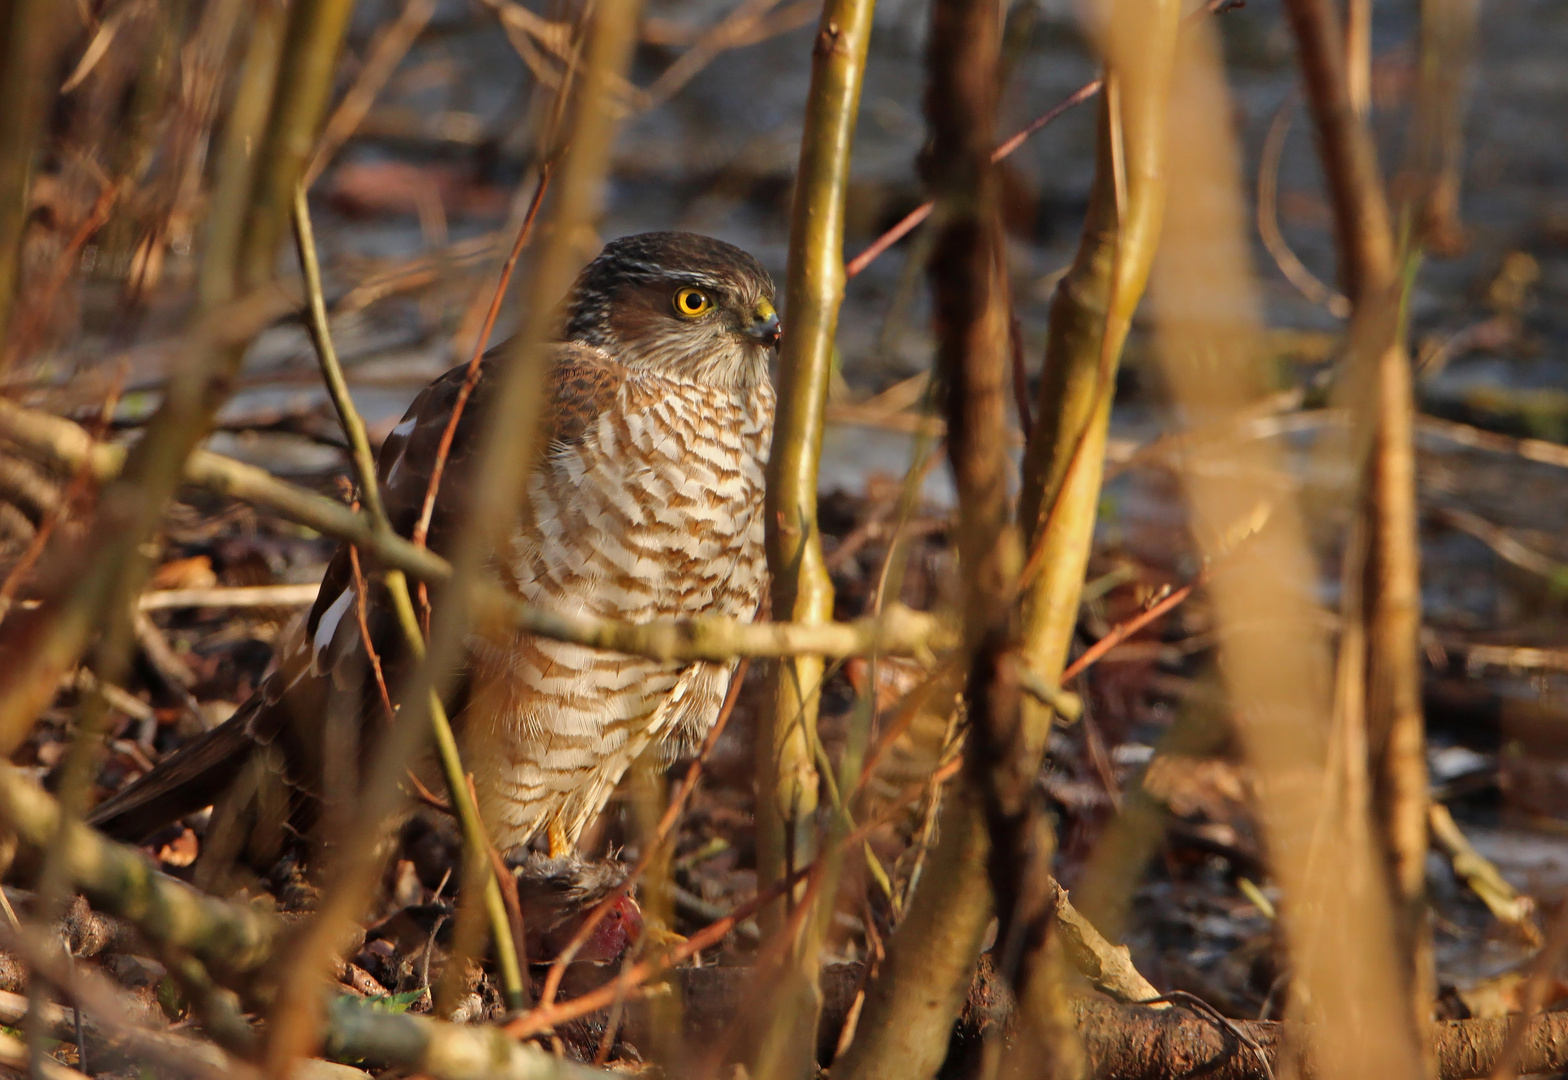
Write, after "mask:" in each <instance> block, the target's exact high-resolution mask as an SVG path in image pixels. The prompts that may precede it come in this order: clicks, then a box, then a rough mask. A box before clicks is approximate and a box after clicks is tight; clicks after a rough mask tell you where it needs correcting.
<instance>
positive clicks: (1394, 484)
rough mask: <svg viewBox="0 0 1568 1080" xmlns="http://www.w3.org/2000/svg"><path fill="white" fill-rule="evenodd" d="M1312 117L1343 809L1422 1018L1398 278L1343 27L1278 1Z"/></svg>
mask: <svg viewBox="0 0 1568 1080" xmlns="http://www.w3.org/2000/svg"><path fill="white" fill-rule="evenodd" d="M1286 10H1287V13H1288V14H1289V17H1290V21H1291V26H1292V29H1293V30H1294V32H1295V36H1296V40H1297V43H1298V47H1299V54H1300V59H1301V66H1302V74H1303V81H1304V82H1305V84H1306V87H1307V100H1308V104H1309V105H1310V106H1311V110H1312V117H1313V121H1314V123H1315V124H1316V128H1317V136H1318V148H1319V152H1320V155H1321V157H1322V161H1323V171H1324V174H1325V178H1326V181H1327V185H1328V189H1329V195H1330V199H1329V202H1330V205H1331V206H1332V207H1333V210H1334V222H1335V237H1336V241H1337V245H1338V252H1339V267H1340V276H1341V278H1342V279H1343V284H1344V287H1345V292H1346V294H1347V295H1348V296H1349V297H1350V301H1351V305H1352V314H1351V324H1350V333H1349V341H1348V347H1347V352H1346V359H1345V365H1344V366H1345V369H1346V375H1345V377H1344V380H1343V381H1344V385H1343V386H1342V387H1341V389H1340V392H1341V393H1342V394H1343V395H1345V400H1347V401H1348V402H1350V403H1351V409H1352V418H1351V443H1350V452H1351V454H1352V458H1351V461H1352V464H1353V467H1354V468H1355V470H1356V475H1357V476H1358V482H1357V485H1358V490H1357V492H1356V497H1355V505H1356V506H1357V508H1358V512H1357V520H1355V521H1354V522H1353V523H1352V526H1351V536H1350V541H1349V543H1348V544H1347V548H1346V555H1345V560H1344V567H1343V571H1342V575H1343V581H1344V604H1343V615H1344V620H1345V629H1344V631H1343V633H1342V635H1341V638H1340V680H1341V684H1340V686H1339V688H1338V691H1337V693H1336V716H1337V719H1338V723H1339V725H1340V734H1339V738H1340V739H1341V744H1340V746H1339V751H1340V753H1341V754H1342V755H1343V756H1342V758H1341V760H1342V763H1343V766H1344V768H1345V769H1347V770H1348V774H1347V777H1346V780H1345V784H1346V787H1345V797H1346V799H1347V800H1348V804H1347V806H1346V807H1345V812H1346V813H1347V814H1349V815H1356V814H1359V813H1360V809H1359V807H1358V806H1357V805H1356V803H1357V802H1358V801H1359V799H1360V798H1361V796H1360V795H1358V792H1359V791H1361V790H1362V789H1363V788H1364V786H1365V785H1364V782H1363V781H1362V780H1361V779H1360V777H1361V776H1362V775H1363V769H1364V766H1363V764H1362V761H1361V758H1362V756H1363V755H1366V756H1367V757H1368V759H1369V762H1370V774H1371V782H1370V788H1371V791H1370V795H1371V797H1372V803H1373V806H1375V808H1376V818H1377V823H1378V835H1379V839H1380V842H1381V845H1382V847H1383V850H1384V854H1385V857H1386V859H1387V862H1388V870H1387V872H1388V874H1389V877H1390V880H1391V884H1392V889H1393V900H1394V904H1395V914H1396V919H1395V923H1394V931H1395V934H1396V937H1395V946H1396V949H1397V954H1398V956H1399V958H1400V959H1399V964H1400V969H1401V978H1402V979H1403V980H1404V982H1405V983H1406V987H1407V989H1406V993H1407V994H1409V995H1410V996H1411V1008H1412V1009H1413V1010H1414V1011H1413V1013H1412V1016H1411V1020H1410V1023H1411V1024H1418V1023H1422V1022H1424V1021H1425V1020H1426V1019H1427V1018H1428V1017H1429V1016H1430V1014H1431V1007H1432V1006H1431V1003H1432V1001H1433V999H1434V997H1435V996H1436V976H1435V972H1434V970H1433V957H1432V944H1431V931H1430V928H1429V925H1428V918H1427V897H1426V855H1427V848H1428V841H1427V798H1428V795H1427V786H1428V781H1427V764H1426V730H1425V722H1424V718H1423V716H1422V711H1421V662H1420V655H1419V637H1420V632H1421V579H1420V542H1419V535H1418V512H1417V506H1416V476H1415V472H1416V463H1415V441H1414V439H1415V435H1414V426H1415V399H1414V391H1413V389H1412V385H1411V382H1412V377H1411V371H1410V357H1409V354H1408V352H1407V350H1406V348H1405V342H1404V336H1405V335H1404V327H1403V325H1402V323H1403V319H1404V317H1405V303H1404V290H1405V284H1404V283H1403V282H1402V281H1401V280H1400V266H1399V259H1400V257H1401V256H1400V253H1399V251H1398V250H1397V248H1396V241H1395V236H1394V230H1393V225H1392V221H1391V215H1390V211H1389V207H1388V200H1387V196H1386V194H1385V192H1384V188H1383V180H1382V176H1381V174H1380V172H1379V168H1378V160H1377V148H1376V146H1375V145H1374V143H1373V141H1372V136H1371V132H1370V129H1369V127H1368V123H1367V119H1366V117H1365V116H1363V115H1362V114H1361V113H1360V112H1358V111H1357V110H1356V108H1355V106H1354V103H1353V101H1352V95H1351V93H1350V88H1349V75H1348V74H1347V60H1346V57H1345V48H1344V44H1343V43H1344V35H1343V32H1342V30H1341V27H1340V23H1339V17H1338V13H1337V10H1336V9H1335V7H1334V6H1333V4H1332V3H1330V2H1328V0H1290V2H1289V3H1288V4H1287V5H1286Z"/></svg>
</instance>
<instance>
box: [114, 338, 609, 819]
mask: <svg viewBox="0 0 1568 1080" xmlns="http://www.w3.org/2000/svg"><path fill="white" fill-rule="evenodd" d="M506 351H507V347H506V346H505V345H502V346H498V347H497V348H496V349H493V350H491V352H490V353H489V354H487V355H486V357H485V359H484V360H483V361H482V362H481V365H480V377H479V380H478V382H477V383H476V384H475V387H474V392H473V394H472V395H471V396H470V398H469V400H468V403H467V405H466V406H465V407H464V410H463V415H462V417H461V418H460V419H459V421H458V426H457V430H456V432H455V434H454V436H453V439H452V445H451V450H450V453H449V454H448V456H447V464H446V469H445V471H444V474H443V476H442V481H441V487H440V490H439V492H438V495H437V498H436V502H435V506H434V508H433V513H432V515H431V520H430V531H429V536H428V540H427V542H428V544H429V546H430V548H431V549H432V550H434V551H436V552H438V553H441V554H447V553H448V552H449V551H450V548H451V545H452V541H453V537H454V535H455V532H456V530H457V529H458V528H460V527H461V524H462V522H463V520H464V518H465V515H466V513H467V507H468V505H469V503H470V501H471V497H470V492H471V491H472V489H473V486H474V482H475V479H476V476H475V473H476V471H477V457H478V455H479V452H480V443H481V437H480V436H481V432H482V431H483V430H484V425H485V424H486V423H487V422H488V419H489V414H490V411H491V401H492V399H493V391H494V388H495V384H496V382H497V378H496V376H497V369H498V368H499V366H500V364H501V363H502V362H504V357H505V355H506ZM552 360H553V367H552V371H553V377H552V379H551V406H550V408H548V409H546V410H545V412H544V414H543V417H542V419H543V421H544V422H545V423H546V424H547V425H548V426H547V428H546V434H547V440H548V442H549V443H550V444H551V445H560V444H561V443H570V442H574V441H576V440H577V439H580V438H581V437H582V434H583V432H584V431H585V430H586V429H587V427H588V425H589V424H590V423H591V422H592V421H593V420H594V418H595V417H597V416H598V415H599V414H600V413H601V412H602V411H603V410H604V408H605V407H606V405H608V403H609V402H610V401H611V400H612V399H613V397H614V395H615V392H616V390H617V389H618V388H619V386H620V385H621V382H622V380H623V379H624V378H625V375H626V370H625V369H624V368H622V367H621V366H620V365H619V364H617V363H615V362H614V361H612V360H611V359H610V358H609V357H608V356H607V355H606V354H605V353H603V352H601V351H600V350H598V349H593V348H589V347H587V346H583V345H576V344H563V345H558V346H556V348H555V350H554V355H553V356H552ZM466 375H467V371H466V365H463V366H460V367H455V368H453V369H452V370H450V371H448V372H446V374H444V375H442V376H441V377H440V378H438V379H436V380H435V381H434V382H432V383H431V384H430V385H428V386H426V387H425V389H424V390H422V391H420V393H419V395H418V396H417V397H416V398H415V399H414V401H413V403H412V404H410V405H409V407H408V410H407V412H405V413H404V414H403V418H402V420H401V421H400V422H399V423H398V424H397V426H396V427H394V428H393V430H392V433H391V434H390V435H389V436H388V437H387V439H386V441H385V442H384V443H383V444H382V446H381V451H380V453H379V455H378V457H377V467H376V473H377V477H378V479H379V482H380V485H381V492H382V501H383V504H384V505H385V507H386V511H387V517H388V519H389V520H390V521H391V523H392V526H393V528H394V529H396V530H397V532H398V533H400V534H401V535H403V536H409V535H411V534H412V532H413V529H414V525H415V523H416V522H417V521H418V520H419V515H420V513H421V512H422V510H423V507H424V500H425V491H426V488H427V486H428V484H429V479H430V472H431V469H432V467H433V465H434V462H435V459H436V451H437V448H438V447H439V445H440V442H441V438H442V435H443V433H444V432H445V430H446V426H447V422H448V420H449V419H450V417H451V415H452V410H453V408H454V407H455V405H456V402H457V399H458V395H459V393H460V391H461V389H462V386H463V383H464V380H465V378H466ZM361 570H362V573H363V574H364V575H365V576H366V578H367V595H366V596H365V600H364V605H365V625H366V628H367V629H368V630H369V632H370V641H371V644H372V645H373V646H374V649H375V652H376V655H377V657H378V658H379V660H380V662H381V666H382V670H383V673H384V676H385V681H386V684H387V687H388V690H389V691H390V692H392V693H396V691H397V689H398V686H399V682H400V671H401V670H402V669H403V665H404V664H405V663H406V653H405V650H404V647H403V639H402V634H401V631H400V629H399V627H398V626H397V623H396V621H395V618H394V616H393V613H392V610H391V607H390V604H389V603H388V601H387V598H386V595H385V591H384V589H383V588H382V587H381V585H380V584H379V580H378V575H377V574H376V573H375V566H374V564H373V563H372V562H371V561H369V560H368V559H367V560H362V561H361ZM438 600H439V598H435V601H436V602H438ZM358 609H359V597H358V594H357V592H356V589H355V582H354V572H353V564H352V561H351V559H350V555H349V550H348V546H347V545H342V546H340V547H339V548H338V551H337V552H336V554H334V556H333V558H332V561H331V563H330V564H329V565H328V567H327V572H326V575H325V577H324V578H323V579H322V583H321V588H320V591H319V592H318V593H317V595H316V602H315V604H314V606H313V607H312V608H311V612H310V616H309V618H308V619H307V621H306V623H305V629H304V632H303V635H302V636H301V637H300V638H299V639H296V640H294V641H292V642H291V643H290V645H289V646H288V647H287V651H286V653H285V655H284V656H282V657H281V658H280V660H279V664H278V670H277V672H276V673H275V674H273V675H272V676H271V677H270V678H269V679H268V680H267V681H266V682H265V683H264V684H263V685H262V686H261V687H260V688H259V689H258V690H257V692H256V694H255V695H254V696H253V697H252V698H251V699H250V700H249V701H247V702H246V703H245V704H244V705H243V706H241V708H240V709H239V710H238V711H237V712H236V713H235V714H234V716H233V717H231V718H230V719H229V720H228V721H226V722H225V723H224V724H222V725H220V726H219V727H218V728H216V729H214V730H213V731H211V732H208V733H207V734H205V735H203V736H201V737H199V738H197V739H195V740H193V741H192V742H190V743H187V744H186V745H185V746H183V747H181V748H180V749H179V750H178V751H176V752H175V753H174V754H172V755H170V756H169V757H167V758H165V759H164V760H163V761H162V762H160V763H159V764H158V766H157V767H156V768H155V769H153V770H152V771H151V772H149V773H148V774H147V775H146V776H143V777H141V778H140V779H139V780H137V781H135V782H134V783H132V784H130V785H128V786H127V787H125V788H124V789H122V790H121V791H120V792H118V793H117V794H115V795H114V796H113V797H111V798H109V799H107V800H105V801H104V802H103V803H101V804H100V805H99V806H98V807H97V808H95V809H94V811H93V813H92V814H91V815H90V816H89V819H88V820H89V821H90V822H91V823H92V824H94V825H96V826H97V827H98V828H100V829H102V830H104V831H105V832H108V833H109V834H110V835H113V836H117V837H121V838H123V839H131V840H138V839H141V838H142V837H144V836H146V835H147V834H148V833H150V832H152V831H154V830H155V829H157V828H159V827H161V826H163V825H165V824H167V823H168V822H170V821H173V820H175V819H176V818H179V817H182V816H184V815H185V814H188V813H192V812H193V811H196V810H199V809H201V808H202V807H204V806H207V805H209V804H211V803H212V802H213V801H214V799H215V798H216V797H217V795H218V794H219V793H220V792H222V791H223V790H224V789H225V788H227V787H228V786H229V785H230V784H232V783H233V782H234V780H235V778H236V777H237V776H238V775H239V774H240V772H241V770H242V769H243V768H244V766H245V763H246V761H247V760H249V758H250V756H251V755H252V754H253V753H254V751H255V750H256V749H257V748H258V747H260V746H267V745H273V746H278V747H279V749H281V750H282V754H281V755H279V757H280V760H281V761H282V762H283V763H284V768H285V770H286V772H287V777H286V779H287V781H288V785H289V786H290V787H291V788H292V789H294V790H295V791H296V793H297V794H299V795H303V796H304V798H303V799H297V800H296V802H298V803H299V805H300V808H301V810H302V812H304V814H305V816H306V817H308V816H311V815H310V814H309V804H312V803H314V802H315V801H316V799H317V798H318V797H319V796H321V795H322V794H323V793H325V792H326V791H327V790H328V789H331V788H332V787H333V781H334V780H336V779H340V778H341V776H340V774H341V773H342V772H343V771H345V770H343V769H342V767H341V762H342V760H343V759H342V758H341V757H339V756H338V755H339V753H340V752H341V751H342V750H343V749H344V747H345V746H346V745H347V744H346V742H345V741H344V740H343V739H342V738H339V739H338V740H337V741H336V742H335V743H334V744H333V745H332V746H329V745H328V743H329V742H330V741H332V740H331V738H330V737H328V738H324V735H327V733H328V732H329V730H331V731H337V732H338V733H339V735H342V734H345V732H344V726H345V725H346V726H347V727H348V728H351V729H352V734H351V735H350V736H349V737H350V738H351V739H352V740H353V742H354V743H355V744H357V745H358V746H359V747H360V749H361V751H362V750H363V747H364V745H366V743H367V741H368V740H367V739H366V738H365V737H366V736H367V735H368V736H369V737H370V739H373V737H374V732H375V730H376V729H377V727H378V725H377V724H375V723H374V722H371V721H374V720H375V719H377V718H385V715H386V710H385V706H384V703H383V701H382V698H381V692H380V688H379V686H378V685H377V683H376V681H375V678H374V675H373V672H372V668H371V665H370V662H369V652H368V651H367V650H366V649H365V642H364V639H363V636H362V635H361V633H360V625H359V610H358ZM465 695H466V686H464V685H463V684H462V680H459V685H458V686H457V687H456V688H455V690H454V695H453V700H452V701H450V702H449V703H448V705H449V708H451V709H452V711H453V712H454V713H457V712H459V711H460V707H461V701H462V699H463V698H464V696H465ZM367 722H368V723H367ZM354 756H355V757H356V758H358V757H362V753H361V754H356V755H354ZM328 762H333V763H334V766H333V767H329V765H328ZM304 823H305V822H304V821H297V822H296V825H303V824H304Z"/></svg>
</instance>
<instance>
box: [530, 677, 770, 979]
mask: <svg viewBox="0 0 1568 1080" xmlns="http://www.w3.org/2000/svg"><path fill="white" fill-rule="evenodd" d="M750 667H751V661H750V660H742V661H741V662H740V664H739V665H737V666H736V668H735V674H734V675H732V676H731V677H730V686H729V691H728V692H727V693H726V694H725V695H724V704H723V705H722V706H721V707H720V708H719V715H718V718H717V719H716V720H714V722H713V727H712V728H710V729H709V730H708V737H707V738H705V739H704V740H703V741H702V749H701V750H699V751H698V752H697V756H696V757H695V758H694V759H692V763H691V765H689V766H688V767H687V769H686V776H685V778H684V779H682V780H681V786H680V788H679V789H678V790H677V791H676V792H675V797H674V798H673V799H671V800H670V804H669V806H667V807H666V808H665V810H664V816H663V817H662V818H660V819H659V824H658V827H657V828H656V829H655V830H654V834H653V838H652V839H651V840H650V841H649V842H648V845H647V849H646V850H645V851H644V852H643V853H642V854H641V856H639V857H638V859H637V865H635V866H633V867H632V869H631V872H630V873H628V874H627V875H626V880H625V881H623V882H622V883H621V885H620V887H619V888H617V889H616V890H615V891H614V892H612V893H611V894H610V895H609V896H606V897H605V898H604V899H603V900H601V901H599V905H598V906H597V907H595V908H594V909H593V911H592V912H590V913H589V915H588V918H587V919H585V920H584V921H583V925H582V926H581V927H580V928H579V929H578V931H577V933H576V934H575V935H574V936H573V937H572V940H571V941H570V942H569V943H568V944H567V946H566V948H565V949H563V950H561V954H560V955H559V956H557V957H556V958H555V962H554V963H553V964H551V965H550V974H549V975H548V976H546V978H545V983H544V989H543V990H542V991H541V992H540V995H539V1002H540V1005H541V1006H545V1007H548V1006H550V1005H553V1004H554V1003H555V995H556V992H557V991H558V990H559V989H560V987H561V979H562V978H563V977H564V976H565V974H566V965H567V964H570V963H571V962H572V959H573V957H575V956H576V955H577V953H578V950H580V949H581V948H582V947H583V945H584V944H586V943H587V941H588V936H589V935H590V934H592V933H593V928H594V927H596V926H598V925H599V922H600V920H602V919H603V918H604V917H605V915H606V914H608V913H609V910H610V907H611V906H612V905H613V904H614V903H615V902H616V901H617V900H619V899H620V898H621V897H623V896H625V895H626V893H627V892H628V891H629V890H630V889H631V887H632V886H633V885H634V884H636V882H637V879H638V878H640V877H641V876H642V875H643V872H644V871H646V870H647V869H648V865H649V863H651V862H652V861H653V858H654V853H655V852H657V851H658V849H659V847H660V846H661V845H663V843H664V841H665V839H666V838H667V837H668V836H669V834H670V831H671V830H672V829H673V828H674V827H675V822H676V821H677V820H678V819H679V817H680V815H681V812H682V811H683V810H685V809H686V804H687V803H688V802H690V801H691V795H692V792H694V791H696V790H697V781H698V779H699V778H701V776H702V768H703V765H704V764H705V763H706V762H707V760H708V755H709V754H711V753H713V748H714V747H715V746H717V745H718V742H719V736H720V735H723V734H724V728H725V725H727V724H728V723H729V722H730V714H731V713H733V712H734V711H735V703H736V702H737V701H739V700H740V691H741V685H742V684H743V683H744V682H745V681H746V672H747V670H748V669H749V668H750Z"/></svg>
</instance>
